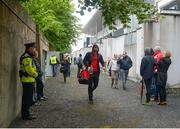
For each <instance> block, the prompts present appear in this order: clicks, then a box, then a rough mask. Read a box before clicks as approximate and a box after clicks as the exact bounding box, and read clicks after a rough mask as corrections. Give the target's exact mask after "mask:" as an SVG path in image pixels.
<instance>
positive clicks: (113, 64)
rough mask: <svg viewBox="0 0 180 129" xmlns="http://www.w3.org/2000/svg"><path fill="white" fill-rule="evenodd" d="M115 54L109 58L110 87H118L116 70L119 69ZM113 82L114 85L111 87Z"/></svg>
mask: <svg viewBox="0 0 180 129" xmlns="http://www.w3.org/2000/svg"><path fill="white" fill-rule="evenodd" d="M117 60H118V58H117V55H116V54H114V57H113V58H112V60H111V75H112V78H111V79H112V80H111V88H118V71H119V65H118V64H117ZM114 84H115V87H113V86H114Z"/></svg>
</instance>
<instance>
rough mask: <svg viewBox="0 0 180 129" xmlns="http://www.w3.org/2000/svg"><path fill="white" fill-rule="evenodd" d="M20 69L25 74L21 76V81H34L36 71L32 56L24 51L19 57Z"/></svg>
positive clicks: (36, 74)
mask: <svg viewBox="0 0 180 129" xmlns="http://www.w3.org/2000/svg"><path fill="white" fill-rule="evenodd" d="M20 70H21V71H23V72H26V74H27V76H25V75H23V76H22V77H21V82H26V83H34V82H35V81H36V80H35V78H36V77H37V76H38V73H37V71H36V66H35V63H34V61H33V58H32V57H31V56H30V55H29V54H28V53H24V54H23V55H22V56H21V58H20Z"/></svg>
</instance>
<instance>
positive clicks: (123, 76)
mask: <svg viewBox="0 0 180 129" xmlns="http://www.w3.org/2000/svg"><path fill="white" fill-rule="evenodd" d="M128 73H129V70H124V69H120V80H121V81H122V86H123V89H124V90H125V89H126V82H127V76H128Z"/></svg>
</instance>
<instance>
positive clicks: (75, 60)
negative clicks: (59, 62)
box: [74, 57, 77, 65]
mask: <svg viewBox="0 0 180 129" xmlns="http://www.w3.org/2000/svg"><path fill="white" fill-rule="evenodd" d="M76 62H77V59H76V57H74V65H76Z"/></svg>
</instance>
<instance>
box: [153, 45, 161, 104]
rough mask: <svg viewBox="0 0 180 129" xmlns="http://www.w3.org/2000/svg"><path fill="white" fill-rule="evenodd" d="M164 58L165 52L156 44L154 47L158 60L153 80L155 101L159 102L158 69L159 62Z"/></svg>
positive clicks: (155, 56) (155, 57)
mask: <svg viewBox="0 0 180 129" xmlns="http://www.w3.org/2000/svg"><path fill="white" fill-rule="evenodd" d="M162 58H163V53H162V52H161V48H160V46H155V48H154V59H155V60H156V65H155V66H154V76H153V80H154V81H155V83H154V84H155V85H154V86H155V87H156V88H155V89H156V90H155V98H154V101H156V102H159V96H158V93H159V87H158V85H157V71H158V65H157V63H158V62H159V61H160V60H161V59H162Z"/></svg>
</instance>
